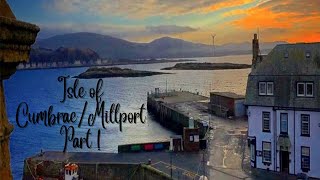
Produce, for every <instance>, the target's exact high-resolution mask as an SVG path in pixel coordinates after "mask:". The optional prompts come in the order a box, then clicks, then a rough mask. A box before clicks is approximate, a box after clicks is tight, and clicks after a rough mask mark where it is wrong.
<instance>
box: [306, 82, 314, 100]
mask: <svg viewBox="0 0 320 180" xmlns="http://www.w3.org/2000/svg"><path fill="white" fill-rule="evenodd" d="M306 96H309V97H312V96H313V83H306Z"/></svg>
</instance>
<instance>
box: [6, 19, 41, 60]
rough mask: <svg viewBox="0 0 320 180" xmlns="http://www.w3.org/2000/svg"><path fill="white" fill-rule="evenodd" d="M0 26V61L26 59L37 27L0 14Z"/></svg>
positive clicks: (37, 30) (37, 29)
mask: <svg viewBox="0 0 320 180" xmlns="http://www.w3.org/2000/svg"><path fill="white" fill-rule="evenodd" d="M0 26H1V29H0V62H23V61H27V60H28V59H29V54H30V46H31V45H32V44H33V43H34V42H35V38H36V36H37V33H38V32H39V30H40V29H39V27H37V26H35V25H33V24H29V23H24V22H21V21H17V20H15V19H12V18H7V17H1V16H0Z"/></svg>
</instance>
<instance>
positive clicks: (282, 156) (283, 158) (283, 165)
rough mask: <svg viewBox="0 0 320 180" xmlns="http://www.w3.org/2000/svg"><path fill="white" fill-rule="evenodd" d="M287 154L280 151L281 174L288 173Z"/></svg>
mask: <svg viewBox="0 0 320 180" xmlns="http://www.w3.org/2000/svg"><path fill="white" fill-rule="evenodd" d="M289 163H290V162H289V152H288V151H280V168H281V172H285V173H289Z"/></svg>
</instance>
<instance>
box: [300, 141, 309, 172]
mask: <svg viewBox="0 0 320 180" xmlns="http://www.w3.org/2000/svg"><path fill="white" fill-rule="evenodd" d="M301 169H302V171H304V172H308V171H309V170H310V147H305V146H301Z"/></svg>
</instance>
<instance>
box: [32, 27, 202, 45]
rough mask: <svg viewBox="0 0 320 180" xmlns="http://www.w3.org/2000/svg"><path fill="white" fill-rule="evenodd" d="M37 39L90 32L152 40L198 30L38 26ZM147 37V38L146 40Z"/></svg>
mask: <svg viewBox="0 0 320 180" xmlns="http://www.w3.org/2000/svg"><path fill="white" fill-rule="evenodd" d="M40 29H41V30H40V33H39V36H38V37H39V38H40V39H43V38H48V37H51V36H54V35H59V34H66V33H75V32H92V33H99V34H104V35H110V36H114V37H118V38H123V39H127V40H138V41H139V40H152V39H153V38H155V37H161V36H164V35H175V34H180V33H182V34H183V33H188V32H194V31H197V30H198V29H196V28H192V27H189V26H177V25H159V26H146V27H145V26H126V25H107V24H76V23H63V24H52V23H51V24H40ZM146 37H148V38H146Z"/></svg>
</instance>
